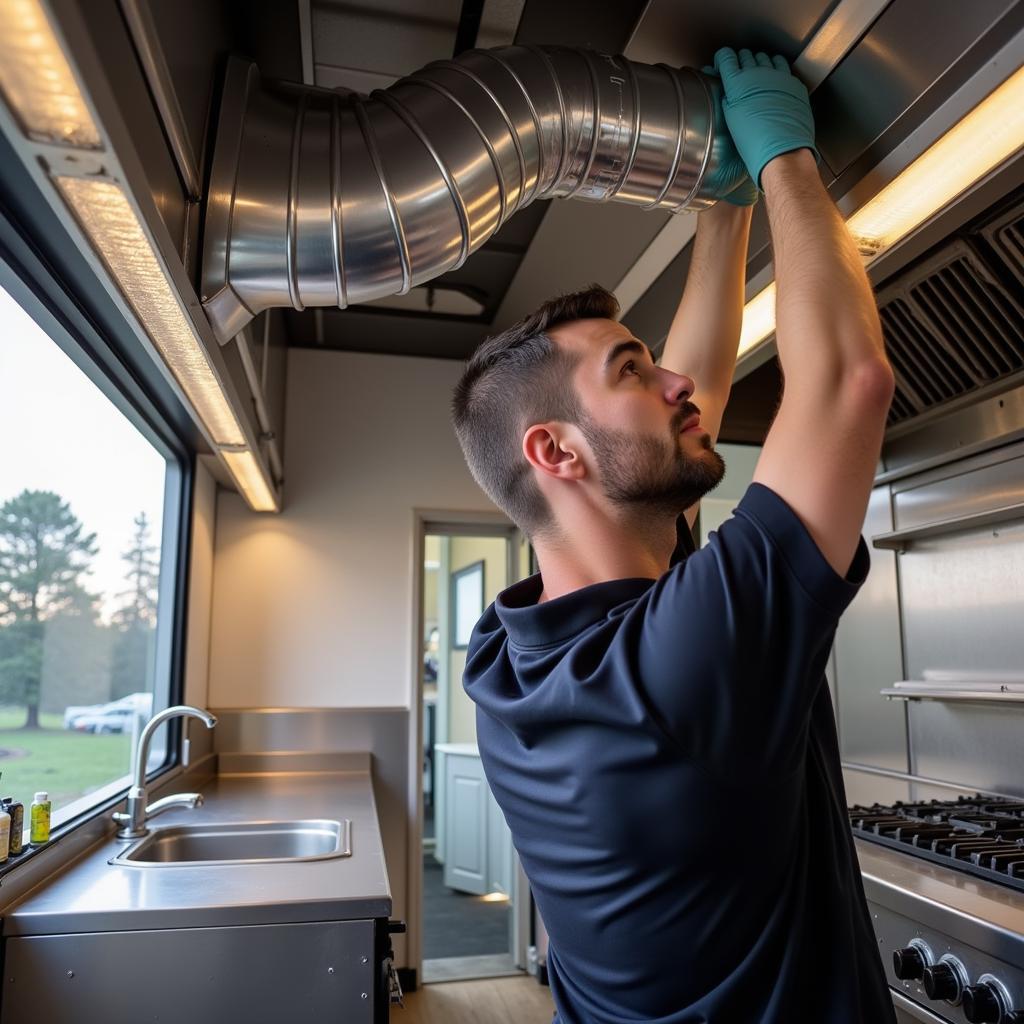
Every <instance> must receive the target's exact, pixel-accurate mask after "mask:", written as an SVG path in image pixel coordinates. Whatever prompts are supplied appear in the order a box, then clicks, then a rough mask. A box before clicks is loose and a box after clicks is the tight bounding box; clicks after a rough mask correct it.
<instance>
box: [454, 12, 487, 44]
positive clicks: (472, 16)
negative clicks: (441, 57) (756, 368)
mask: <svg viewBox="0 0 1024 1024" xmlns="http://www.w3.org/2000/svg"><path fill="white" fill-rule="evenodd" d="M483 16H484V0H462V11H461V12H460V13H459V25H458V28H456V30H455V49H454V50H453V51H452V56H453V57H458V55H459V54H460V53H465V52H466V50H472V49H473V47H474V46H476V37H477V36H478V35H479V34H480V19H481V18H483Z"/></svg>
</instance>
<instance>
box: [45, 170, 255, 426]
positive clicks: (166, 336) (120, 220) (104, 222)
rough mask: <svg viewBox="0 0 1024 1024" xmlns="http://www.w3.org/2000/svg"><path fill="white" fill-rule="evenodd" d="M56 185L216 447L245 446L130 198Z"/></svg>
mask: <svg viewBox="0 0 1024 1024" xmlns="http://www.w3.org/2000/svg"><path fill="white" fill-rule="evenodd" d="M55 180H56V183H57V187H58V188H59V189H60V191H61V193H62V194H63V196H64V198H65V200H66V201H67V203H68V205H69V206H70V207H71V208H72V210H74V212H75V215H76V216H77V217H78V220H79V222H80V223H81V225H82V227H83V228H84V229H85V232H86V234H87V235H88V236H89V238H90V240H91V241H92V244H93V245H94V246H95V247H96V250H97V252H99V254H100V256H102V257H103V259H104V261H105V262H106V264H107V268H108V269H109V270H110V273H111V274H112V275H113V277H114V280H115V281H116V282H117V284H118V286H119V287H120V289H121V291H122V292H123V293H124V296H125V298H126V299H127V300H128V302H129V303H130V304H131V306H132V308H133V309H134V311H135V314H136V316H138V318H139V321H140V322H141V324H142V326H143V327H144V328H145V330H146V333H147V334H148V335H149V337H150V339H151V340H152V342H153V344H154V345H155V346H156V348H157V350H158V351H159V352H160V354H161V355H162V356H163V358H164V361H165V362H166V363H167V365H168V367H169V368H170V370H171V372H172V373H173V374H174V376H175V379H176V380H177V381H178V383H179V384H180V385H181V388H182V390H183V391H184V392H185V394H186V395H187V396H188V400H189V401H190V402H191V403H192V406H193V407H194V408H195V410H196V412H197V413H198V414H199V418H200V419H201V420H202V421H203V423H204V424H205V425H206V428H207V430H208V431H209V433H210V436H211V437H212V439H213V441H214V442H215V443H216V444H218V445H244V444H245V443H246V441H245V435H244V434H243V433H242V428H241V426H240V425H239V423H238V419H237V418H236V416H235V414H234V412H233V411H232V409H231V406H230V405H229V404H228V401H227V398H226V397H225V395H224V392H223V390H222V389H221V386H220V382H219V381H218V380H217V377H216V375H215V374H214V371H213V367H212V366H211V365H210V362H209V360H208V359H207V356H206V351H205V349H204V348H203V346H202V344H201V342H200V341H199V339H198V337H197V336H196V332H195V329H194V327H193V325H192V322H191V320H190V318H189V317H188V316H187V315H186V313H185V311H184V310H183V309H182V306H181V302H180V300H179V299H178V297H177V295H176V293H175V292H174V290H173V289H172V287H171V284H170V282H169V281H168V280H167V276H166V274H165V273H164V271H163V269H162V267H161V266H160V262H159V260H158V259H157V257H156V253H155V252H154V251H153V247H152V245H150V243H149V239H148V238H147V237H146V234H145V232H144V231H143V230H142V225H141V224H140V223H139V219H138V217H136V215H135V211H134V210H133V209H132V207H131V204H130V203H129V202H128V198H127V196H125V194H124V192H123V191H122V190H121V188H120V187H119V186H118V185H116V184H114V183H113V182H110V181H102V180H99V179H93V178H68V177H58V178H56V179H55Z"/></svg>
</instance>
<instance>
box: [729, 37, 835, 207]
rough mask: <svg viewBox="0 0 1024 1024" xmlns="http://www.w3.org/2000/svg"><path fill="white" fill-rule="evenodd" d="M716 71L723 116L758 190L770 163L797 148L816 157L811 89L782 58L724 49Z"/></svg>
mask: <svg viewBox="0 0 1024 1024" xmlns="http://www.w3.org/2000/svg"><path fill="white" fill-rule="evenodd" d="M715 70H716V71H717V72H718V74H719V76H720V77H721V79H722V88H723V89H724V90H725V99H724V100H723V101H722V112H723V113H724V115H725V123H726V125H728V128H729V134H730V135H731V136H732V139H733V142H734V143H735V144H736V149H737V150H738V151H739V154H740V156H741V157H742V158H743V162H744V164H746V167H747V173H748V174H749V175H750V177H751V180H752V181H754V182H756V184H757V186H758V188H760V187H761V171H762V170H764V166H765V164H766V163H768V161H769V160H772V159H774V158H775V157H777V156H781V155H782V154H783V153H791V152H792V151H793V150H795V149H809V150H811V152H812V153H814V155H815V157H817V156H818V151H817V150H816V149H815V148H814V118H813V116H812V115H811V105H810V102H809V101H808V98H807V90H806V89H805V88H804V85H803V83H802V82H801V81H800V80H799V79H798V78H794V76H793V74H792V73H791V72H790V70H789V65H788V64H787V63H786V60H785V58H784V57H772V58H771V59H769V58H768V56H767V54H764V53H759V54H757V55H756V56H755V55H754V54H752V53H751V52H750V51H749V50H740V51H739V53H738V54H737V53H736V52H735V51H733V50H731V49H729V48H728V47H723V48H722V49H721V50H719V51H718V53H716V54H715Z"/></svg>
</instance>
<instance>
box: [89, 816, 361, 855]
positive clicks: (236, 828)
mask: <svg viewBox="0 0 1024 1024" xmlns="http://www.w3.org/2000/svg"><path fill="white" fill-rule="evenodd" d="M351 854H352V822H351V821H350V820H349V819H348V818H346V819H345V820H344V821H331V820H329V819H326V818H307V819H305V820H302V821H242V822H234V821H233V822H222V823H220V824H216V823H207V824H202V825H168V826H166V827H164V828H154V829H153V830H152V831H151V832H150V833H149V835H146V836H143V837H142V839H140V840H138V842H135V843H133V844H132V845H131V846H129V847H128V848H127V849H125V850H122V851H121V852H120V853H119V854H118V855H117V856H116V857H111V859H110V861H109V863H111V864H118V865H125V866H129V867H174V866H178V867H181V866H190V867H197V866H200V865H203V866H205V865H208V864H275V863H292V862H295V861H308V860H327V859H329V858H332V857H349V856H351Z"/></svg>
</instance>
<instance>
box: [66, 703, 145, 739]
mask: <svg viewBox="0 0 1024 1024" xmlns="http://www.w3.org/2000/svg"><path fill="white" fill-rule="evenodd" d="M134 717H135V710H134V709H133V708H113V709H111V710H109V711H101V712H97V713H96V714H89V715H79V716H78V717H77V718H75V719H74V720H73V722H72V724H71V726H70V728H72V729H74V730H75V731H76V732H95V733H113V732H129V731H130V730H131V727H132V719H133V718H134Z"/></svg>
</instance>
